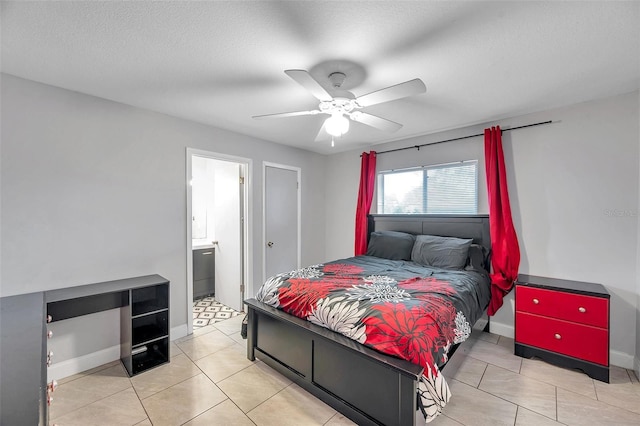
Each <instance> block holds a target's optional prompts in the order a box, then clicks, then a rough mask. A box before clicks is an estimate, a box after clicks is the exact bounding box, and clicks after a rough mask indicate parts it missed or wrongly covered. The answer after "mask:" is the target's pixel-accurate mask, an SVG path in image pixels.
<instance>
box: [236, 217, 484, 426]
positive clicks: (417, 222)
mask: <svg viewBox="0 0 640 426" xmlns="http://www.w3.org/2000/svg"><path fill="white" fill-rule="evenodd" d="M374 230H375V231H403V232H409V233H413V234H429V235H440V236H451V237H460V238H473V240H474V242H475V243H477V244H481V245H483V246H485V247H487V248H488V249H489V248H490V247H491V244H490V238H489V216H487V215H474V216H458V215H455V216H453V215H371V216H370V217H369V232H372V231H374ZM244 303H245V304H246V305H247V308H248V311H247V318H248V324H247V357H248V358H249V359H250V360H251V361H253V360H255V358H256V356H257V357H258V358H259V359H260V360H261V361H263V362H264V363H265V364H267V365H269V366H270V367H272V368H273V369H275V370H276V371H278V372H280V373H281V374H283V375H284V376H286V377H287V378H289V379H290V380H291V381H293V382H294V383H296V384H298V385H299V386H301V387H302V388H304V389H305V390H307V391H308V392H310V393H312V394H313V395H315V396H316V397H318V398H319V399H320V400H322V401H324V402H325V403H327V404H328V405H330V406H331V407H333V408H334V409H336V410H337V411H339V412H341V413H342V414H344V415H345V416H347V417H348V418H350V419H351V420H352V421H354V422H356V423H357V424H358V425H389V426H391V425H415V424H416V414H417V413H416V411H417V410H418V405H417V397H416V395H417V386H418V380H419V378H420V376H421V374H422V371H423V369H422V367H420V366H418V365H415V364H412V363H410V362H408V361H405V360H402V359H399V358H395V357H392V356H388V355H384V354H382V353H380V352H377V351H375V350H373V349H370V348H367V347H365V346H363V345H361V344H359V343H357V342H355V341H353V340H351V339H349V338H347V337H345V336H342V335H341V334H338V333H335V332H333V331H330V330H328V329H326V328H324V327H320V326H318V325H315V324H312V323H310V322H307V321H305V320H302V319H300V318H297V317H295V316H293V315H289V314H287V313H285V312H282V311H280V310H277V309H275V308H273V307H271V306H269V305H266V304H264V303H261V302H258V301H257V300H255V299H248V300H245V302H244ZM476 328H477V324H476ZM450 355H452V352H450Z"/></svg>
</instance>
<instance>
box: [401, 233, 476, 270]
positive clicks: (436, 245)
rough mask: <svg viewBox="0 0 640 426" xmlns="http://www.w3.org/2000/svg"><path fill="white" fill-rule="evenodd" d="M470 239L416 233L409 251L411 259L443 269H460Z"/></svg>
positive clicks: (465, 258) (465, 257) (469, 244)
mask: <svg viewBox="0 0 640 426" xmlns="http://www.w3.org/2000/svg"><path fill="white" fill-rule="evenodd" d="M472 241H473V240H472V239H462V238H453V237H438V236H436V235H418V236H417V237H416V242H415V244H414V245H413V251H412V252H411V260H413V261H414V262H417V263H420V264H422V265H425V266H434V267H436V268H443V269H462V268H464V266H465V265H466V263H467V254H468V252H469V246H471V242H472Z"/></svg>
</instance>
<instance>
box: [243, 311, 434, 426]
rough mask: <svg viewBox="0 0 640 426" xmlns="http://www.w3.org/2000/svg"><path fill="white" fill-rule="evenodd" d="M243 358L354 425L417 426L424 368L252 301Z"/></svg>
mask: <svg viewBox="0 0 640 426" xmlns="http://www.w3.org/2000/svg"><path fill="white" fill-rule="evenodd" d="M245 303H246V304H247V307H248V322H247V357H248V358H249V359H250V360H254V359H255V356H256V354H257V355H258V357H259V358H260V360H262V361H264V362H265V364H267V365H269V366H270V367H272V368H274V369H275V370H276V371H278V372H280V373H281V374H283V375H284V376H285V377H287V378H288V379H290V380H291V381H293V382H294V383H296V384H298V385H299V386H301V387H302V388H303V389H305V390H307V391H308V392H310V393H311V394H313V395H314V396H316V397H317V398H319V399H320V400H322V401H323V402H325V403H326V404H328V405H330V406H331V407H333V408H334V409H336V410H337V411H339V412H341V413H342V414H344V415H345V416H347V417H348V418H350V419H351V420H352V421H354V422H356V423H357V424H358V425H389V426H393V425H398V426H401V425H402V426H406V425H415V419H416V412H417V409H418V407H417V397H416V395H417V386H418V380H419V378H420V376H421V374H422V367H420V366H418V365H415V364H412V363H410V362H408V361H405V360H402V359H398V358H394V357H391V356H388V355H384V354H382V353H379V352H377V351H374V350H372V349H369V348H367V347H364V346H362V345H360V344H359V343H357V342H354V341H352V340H350V339H348V338H346V337H344V336H341V335H339V334H336V333H334V332H332V331H330V330H327V329H325V328H323V327H320V326H317V325H315V324H311V323H308V322H306V321H304V320H302V319H300V318H297V317H294V316H291V315H288V314H286V313H284V312H280V311H278V310H276V309H274V308H272V307H271V306H268V305H266V304H263V303H261V302H258V301H256V300H255V299H250V300H247V301H245Z"/></svg>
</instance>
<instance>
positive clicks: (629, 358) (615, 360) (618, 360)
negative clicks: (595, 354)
mask: <svg viewBox="0 0 640 426" xmlns="http://www.w3.org/2000/svg"><path fill="white" fill-rule="evenodd" d="M609 364H611V365H616V366H618V367H622V368H627V369H629V370H631V369H632V368H633V355H629V354H625V353H624V352H619V351H614V350H611V351H609Z"/></svg>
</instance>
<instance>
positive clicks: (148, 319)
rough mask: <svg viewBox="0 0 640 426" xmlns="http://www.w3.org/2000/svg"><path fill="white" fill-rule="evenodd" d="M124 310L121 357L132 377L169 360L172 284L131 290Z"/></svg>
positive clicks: (122, 313) (121, 320)
mask: <svg viewBox="0 0 640 426" xmlns="http://www.w3.org/2000/svg"><path fill="white" fill-rule="evenodd" d="M128 298H129V300H130V303H129V304H128V306H125V307H124V308H123V309H122V311H121V318H120V329H121V330H120V334H121V336H122V343H121V345H120V358H121V360H122V363H123V364H124V367H125V368H126V370H127V373H129V376H135V375H136V374H140V373H142V372H143V371H147V370H149V369H150V368H153V367H157V366H159V365H161V364H164V363H165V362H167V361H169V283H162V284H157V285H152V286H147V287H140V288H135V289H130V290H129V294H128Z"/></svg>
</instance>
